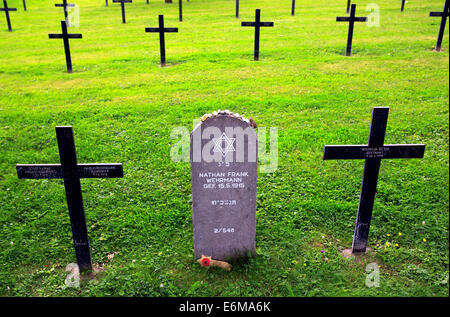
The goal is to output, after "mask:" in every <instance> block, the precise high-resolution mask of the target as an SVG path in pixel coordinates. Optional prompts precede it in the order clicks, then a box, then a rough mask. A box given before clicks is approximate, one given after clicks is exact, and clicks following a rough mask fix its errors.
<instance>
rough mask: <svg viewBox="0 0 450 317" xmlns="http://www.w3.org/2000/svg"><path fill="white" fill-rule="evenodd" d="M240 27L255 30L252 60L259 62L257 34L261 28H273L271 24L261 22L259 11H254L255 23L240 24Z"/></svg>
mask: <svg viewBox="0 0 450 317" xmlns="http://www.w3.org/2000/svg"><path fill="white" fill-rule="evenodd" d="M241 26H253V27H254V28H255V51H254V60H255V61H257V60H259V32H260V28H261V27H263V26H273V22H261V10H260V9H256V10H255V22H242V23H241Z"/></svg>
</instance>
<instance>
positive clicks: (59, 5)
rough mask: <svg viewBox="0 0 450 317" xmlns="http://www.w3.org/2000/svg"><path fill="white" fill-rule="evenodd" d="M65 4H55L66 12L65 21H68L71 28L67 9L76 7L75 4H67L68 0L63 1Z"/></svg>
mask: <svg viewBox="0 0 450 317" xmlns="http://www.w3.org/2000/svg"><path fill="white" fill-rule="evenodd" d="M62 2H63V3H55V7H62V8H63V11H64V20H66V23H67V26H69V18H68V13H67V7H74V6H75V4H73V3H67V0H62Z"/></svg>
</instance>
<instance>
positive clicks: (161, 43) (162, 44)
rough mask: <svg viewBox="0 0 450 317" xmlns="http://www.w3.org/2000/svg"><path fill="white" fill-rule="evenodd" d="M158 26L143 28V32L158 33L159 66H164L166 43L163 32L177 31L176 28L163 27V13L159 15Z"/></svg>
mask: <svg viewBox="0 0 450 317" xmlns="http://www.w3.org/2000/svg"><path fill="white" fill-rule="evenodd" d="M158 18H159V27H158V28H145V32H150V33H159V51H160V53H161V67H164V66H166V43H165V37H164V33H172V32H178V28H165V27H164V15H162V14H160V15H159V17H158Z"/></svg>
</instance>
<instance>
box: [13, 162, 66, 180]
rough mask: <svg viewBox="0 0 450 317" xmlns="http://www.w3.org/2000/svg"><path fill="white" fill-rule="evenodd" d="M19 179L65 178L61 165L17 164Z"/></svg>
mask: <svg viewBox="0 0 450 317" xmlns="http://www.w3.org/2000/svg"><path fill="white" fill-rule="evenodd" d="M16 170H17V176H18V177H19V179H42V178H47V179H51V178H63V170H62V167H61V164H17V165H16Z"/></svg>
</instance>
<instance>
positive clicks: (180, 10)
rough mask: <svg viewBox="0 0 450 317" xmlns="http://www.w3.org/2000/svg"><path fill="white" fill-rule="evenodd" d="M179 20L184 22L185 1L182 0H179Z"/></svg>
mask: <svg viewBox="0 0 450 317" xmlns="http://www.w3.org/2000/svg"><path fill="white" fill-rule="evenodd" d="M178 11H179V20H180V22H183V3H182V0H178Z"/></svg>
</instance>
